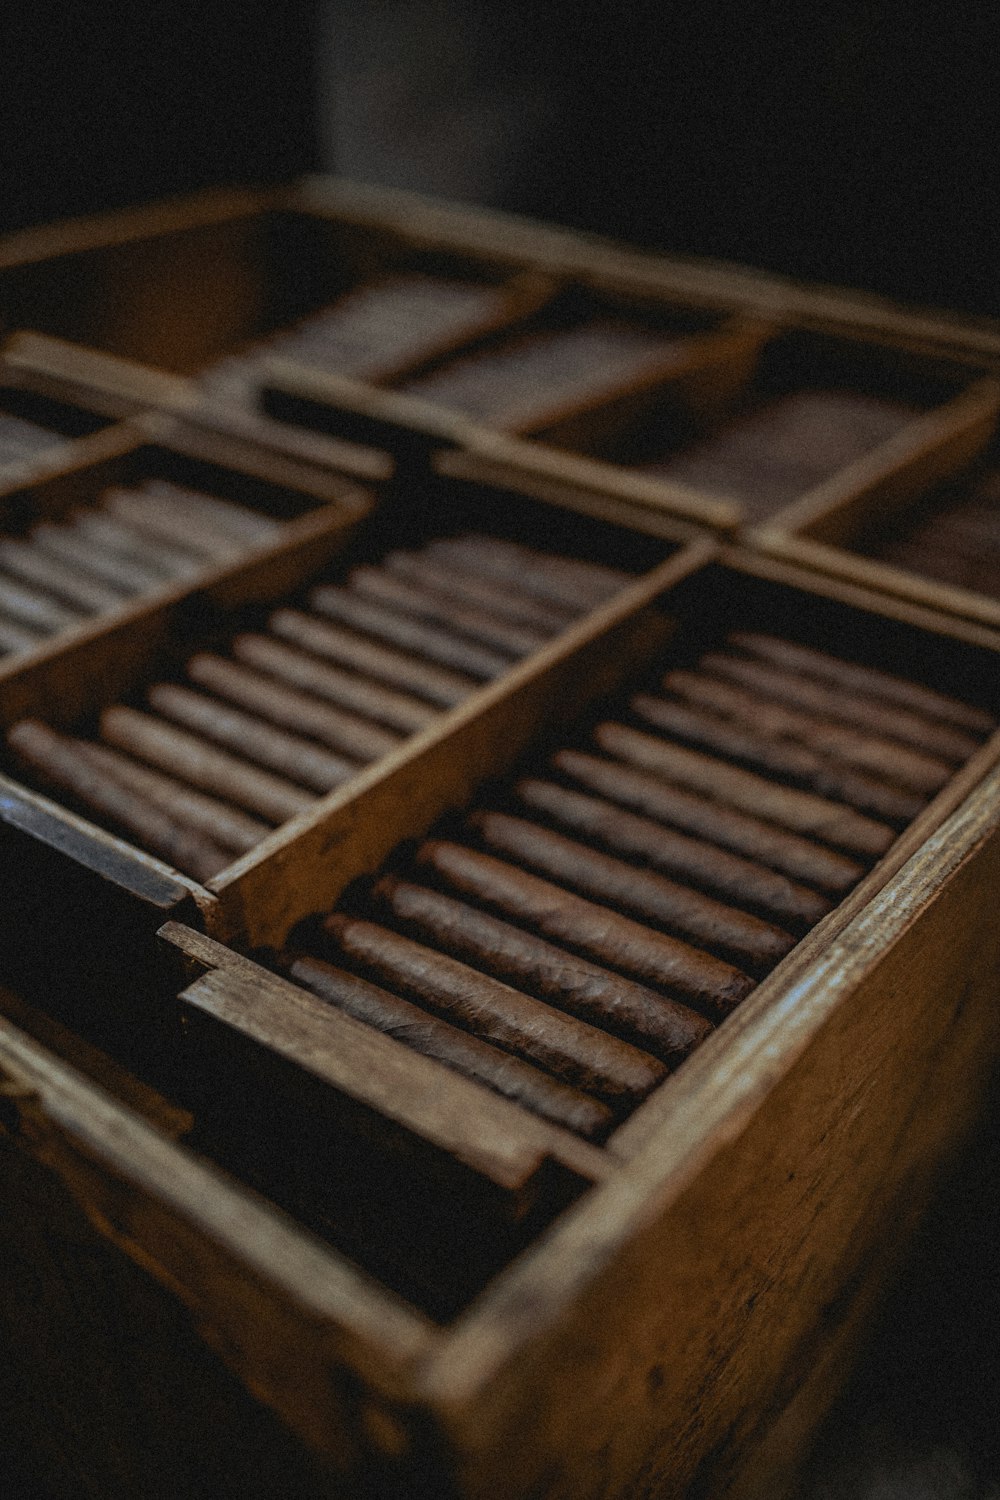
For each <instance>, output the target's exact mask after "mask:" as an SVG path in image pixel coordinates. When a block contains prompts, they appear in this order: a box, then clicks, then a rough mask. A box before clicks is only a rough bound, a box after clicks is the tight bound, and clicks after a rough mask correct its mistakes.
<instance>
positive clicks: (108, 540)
mask: <svg viewBox="0 0 1000 1500" xmlns="http://www.w3.org/2000/svg"><path fill="white" fill-rule="evenodd" d="M73 530H74V531H76V532H79V533H81V534H82V535H83V536H85V537H87V538H88V540H91V541H93V542H94V543H95V544H96V545H97V546H98V547H103V548H105V549H106V550H107V551H108V552H113V553H115V554H116V555H119V556H122V557H128V558H134V559H135V561H136V562H138V563H140V564H141V565H142V566H143V567H148V568H152V569H155V570H156V571H157V572H159V573H162V574H163V576H164V578H183V577H186V576H188V575H190V574H192V573H197V572H200V570H201V569H202V568H203V567H204V561H203V560H202V559H201V558H198V557H195V556H193V554H192V553H190V552H183V551H180V550H179V549H175V548H172V547H168V546H166V545H165V544H164V543H163V542H161V541H158V540H157V539H156V538H155V537H151V536H146V535H145V534H144V533H143V532H141V531H137V530H136V529H135V528H134V527H132V526H128V525H126V523H125V522H124V521H121V520H117V519H116V518H115V517H114V516H109V515H107V514H106V513H105V512H104V511H103V510H81V511H77V513H76V517H75V519H74V521H73Z"/></svg>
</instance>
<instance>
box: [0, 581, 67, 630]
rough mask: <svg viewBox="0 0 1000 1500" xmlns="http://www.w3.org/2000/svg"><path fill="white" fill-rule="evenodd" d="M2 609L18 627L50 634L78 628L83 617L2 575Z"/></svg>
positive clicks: (0, 582) (0, 601)
mask: <svg viewBox="0 0 1000 1500" xmlns="http://www.w3.org/2000/svg"><path fill="white" fill-rule="evenodd" d="M0 609H2V610H3V612H4V614H5V615H9V616H10V618H11V619H13V620H15V621H16V622H17V624H19V625H27V627H28V629H29V630H40V631H44V632H45V634H46V635H50V634H51V633H52V632H53V631H56V630H67V629H68V628H69V627H70V626H71V625H79V623H80V618H81V617H80V614H79V612H78V611H76V610H71V609H69V608H68V607H67V606H66V605H65V604H57V603H56V601H55V599H53V598H52V596H51V595H50V594H42V593H39V592H38V591H37V590H35V589H31V588H28V587H27V586H26V585H25V584H23V583H18V582H17V581H16V580H15V579H13V578H9V577H6V576H5V575H3V574H0Z"/></svg>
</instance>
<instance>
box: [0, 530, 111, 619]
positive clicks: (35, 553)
mask: <svg viewBox="0 0 1000 1500" xmlns="http://www.w3.org/2000/svg"><path fill="white" fill-rule="evenodd" d="M0 564H2V565H3V567H5V568H6V569H7V571H8V572H9V573H13V574H15V575H16V576H17V577H18V578H23V579H24V580H25V581H26V582H27V583H28V584H29V585H30V584H37V586H38V587H39V588H43V589H46V590H47V591H48V592H49V593H50V594H55V595H56V596H57V597H58V598H60V599H65V601H66V602H67V604H68V605H69V606H70V608H71V609H78V610H81V611H82V612H84V613H85V614H91V615H96V614H104V613H105V612H106V611H108V610H112V609H120V608H121V606H122V604H123V603H124V601H125V595H124V594H123V593H122V592H120V591H119V590H117V589H112V588H109V587H108V586H107V584H104V583H98V582H97V580H96V579H93V578H88V577H87V576H86V574H84V573H79V572H76V571H75V570H74V569H73V568H69V567H67V566H66V564H65V563H63V562H60V561H59V559H58V558H55V557H49V556H48V554H47V553H46V552H44V551H43V550H42V548H41V547H33V546H32V545H31V544H30V543H29V542H14V541H0Z"/></svg>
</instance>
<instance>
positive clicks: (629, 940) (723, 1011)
mask: <svg viewBox="0 0 1000 1500" xmlns="http://www.w3.org/2000/svg"><path fill="white" fill-rule="evenodd" d="M417 862H418V864H419V866H420V868H422V869H425V870H433V872H434V874H435V875H436V876H437V877H438V878H439V879H441V880H444V881H445V882H447V884H448V885H449V886H450V887H451V888H452V889H453V890H454V891H455V892H457V894H459V895H461V896H469V897H471V898H472V899H473V900H474V901H479V902H481V903H482V904H483V905H484V906H489V907H491V908H493V910H494V911H496V912H499V913H500V915H502V916H504V917H508V918H510V919H511V920H512V921H514V922H518V923H523V924H524V925H525V926H526V927H528V928H529V929H530V930H531V931H533V932H537V933H540V934H541V935H542V936H543V937H546V938H549V939H551V941H553V942H555V943H566V944H567V945H568V946H569V947H571V948H574V949H577V950H578V951H579V952H581V953H585V954H586V955H587V956H588V957H589V958H591V959H593V960H594V961H595V962H596V963H598V964H605V965H607V966H608V967H609V968H612V969H619V970H621V972H622V973H624V974H628V975H630V976H631V977H632V978H633V979H638V980H641V981H643V982H645V983H647V984H653V985H655V986H656V987H657V989H663V990H666V991H669V992H670V993H671V994H672V995H673V996H674V997H680V998H681V999H683V1000H685V1001H686V1002H687V1003H688V1004H691V1005H694V1006H695V1007H696V1009H698V1010H699V1011H701V1012H703V1013H704V1014H706V1015H708V1016H709V1017H710V1018H711V1019H712V1020H720V1019H721V1018H722V1017H723V1016H725V1015H728V1014H729V1012H730V1011H731V1010H733V1009H734V1008H735V1006H737V1005H738V1004H739V1003H740V1001H741V1000H743V999H744V998H745V997H746V996H747V995H748V994H749V993H750V991H751V990H752V989H753V980H752V979H750V978H749V977H748V976H747V975H746V974H743V973H741V972H740V970H739V969H736V968H734V967H733V966H732V965H731V964H727V963H723V961H722V960H721V959H718V958H712V957H711V956H710V955H709V954H707V953H702V952H700V951H699V950H698V949H697V948H692V947H690V945H689V944H687V943H682V942H680V941H679V940H678V939H677V938H672V937H667V936H666V935H665V934H664V933H662V932H654V931H653V930H652V929H651V928H649V927H644V926H642V925H641V924H640V923H639V922H634V921H633V920H632V919H631V918H630V917H623V916H621V915H620V914H619V913H618V912H614V911H609V910H608V908H607V907H604V906H598V905H595V903H594V902H593V901H587V900H585V899H584V898H583V897H582V896H577V895H574V894H573V893H572V892H571V891H565V890H563V889H562V888H561V887H560V886H557V885H553V884H552V883H551V882H550V881H548V880H541V879H539V877H538V876H537V875H529V874H527V873H526V872H525V871H523V870H518V869H515V868H514V866H512V865H509V864H506V863H504V862H503V861H501V860H499V859H494V858H493V856H492V855H490V854H480V853H479V851H478V850H475V849H466V848H464V847H463V846H461V845H459V844H451V843H446V842H444V841H443V840H438V839H434V840H428V841H427V842H426V843H424V844H422V845H421V846H420V849H419V850H418V852H417Z"/></svg>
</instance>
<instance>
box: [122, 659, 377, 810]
mask: <svg viewBox="0 0 1000 1500" xmlns="http://www.w3.org/2000/svg"><path fill="white" fill-rule="evenodd" d="M146 696H147V697H148V699H149V705H150V707H151V708H154V709H155V710H156V712H157V713H159V714H162V715H163V716H164V718H166V719H173V720H174V722H175V723H177V724H183V725H184V727H185V728H187V729H193V730H194V731H195V733H196V734H201V735H204V736H205V738H206V739H209V740H213V741H214V742H215V743H216V744H219V745H222V746H224V747H225V748H226V749H227V750H235V751H236V753H237V754H238V755H241V756H244V757H245V758H246V759H247V760H250V761H253V762H254V763H255V764H256V765H259V766H264V767H265V768H266V769H267V770H269V771H276V772H277V773H278V775H279V776H286V777H287V778H288V780H289V781H295V782H298V783H299V784H300V785H301V786H306V787H308V788H309V790H310V791H313V792H317V793H319V794H320V795H322V794H323V793H324V792H328V791H330V790H331V788H332V787H335V786H339V785H340V783H341V782H342V781H346V780H347V779H348V778H349V777H351V776H354V775H355V774H356V773H357V769H358V767H357V764H356V763H355V762H354V761H349V760H343V759H342V758H341V757H340V756H337V755H331V754H330V752H329V750H323V749H321V748H320V746H319V745H313V744H310V742H309V741H308V740H301V739H298V738H297V737H296V736H295V735H291V734H286V733H285V732H284V730H282V729H274V728H273V727H272V726H271V725H270V724H263V723H261V721H260V719H255V718H253V717H252V716H251V715H250V714H244V713H241V712H240V711H239V709H235V708H230V707H229V706H228V705H227V704H225V703H220V702H219V700H218V699H217V698H204V697H202V695H201V693H193V692H192V691H191V689H190V688H186V687H181V686H180V685H179V684H175V683H172V682H158V683H156V684H155V685H154V686H153V687H151V688H150V689H149V692H148V693H147V695H146Z"/></svg>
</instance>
